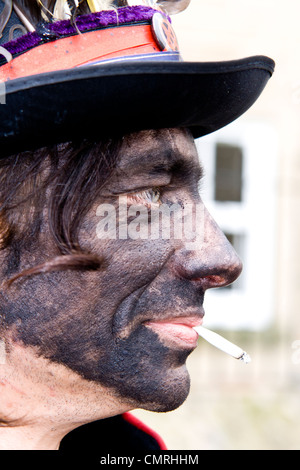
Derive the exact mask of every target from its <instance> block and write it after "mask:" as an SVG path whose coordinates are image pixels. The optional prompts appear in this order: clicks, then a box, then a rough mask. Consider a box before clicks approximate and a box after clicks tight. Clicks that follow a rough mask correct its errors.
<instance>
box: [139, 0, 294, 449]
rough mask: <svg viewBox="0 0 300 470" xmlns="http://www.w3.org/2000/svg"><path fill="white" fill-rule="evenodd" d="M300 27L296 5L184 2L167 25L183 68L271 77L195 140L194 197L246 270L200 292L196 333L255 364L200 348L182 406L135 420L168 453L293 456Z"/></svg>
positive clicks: (254, 0)
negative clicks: (198, 167)
mask: <svg viewBox="0 0 300 470" xmlns="http://www.w3.org/2000/svg"><path fill="white" fill-rule="evenodd" d="M299 18H300V3H299V0H289V1H288V2H282V1H281V0H251V1H250V0H225V1H224V0H191V4H190V6H189V7H188V9H187V10H186V11H184V12H182V13H180V14H178V15H175V16H173V17H172V22H173V26H174V29H175V32H176V34H177V38H178V41H179V44H180V49H181V52H182V56H183V58H184V59H185V60H190V61H223V60H231V59H240V58H242V57H247V56H252V55H267V56H269V57H271V58H272V59H274V60H275V62H276V71H275V74H274V76H273V77H272V78H271V80H270V82H269V83H268V85H267V87H266V89H265V90H264V92H263V94H262V95H261V97H260V98H259V100H258V101H257V102H256V103H255V105H254V106H253V107H252V108H251V109H250V110H249V111H248V112H247V113H246V114H245V115H244V116H242V117H241V118H239V119H238V120H237V121H236V122H234V123H232V124H230V125H229V126H227V127H225V128H224V129H221V130H220V131H218V132H216V133H214V134H212V135H210V136H207V137H204V138H201V139H199V140H198V141H197V147H198V151H199V157H200V159H201V161H202V162H203V164H204V167H205V171H206V175H205V179H204V183H203V185H202V186H201V188H200V192H201V194H202V198H203V200H204V202H205V203H206V205H207V207H208V209H209V210H210V212H211V213H212V215H213V216H214V217H215V219H216V220H217V222H218V223H219V225H220V227H221V228H222V229H223V231H224V232H225V233H226V235H227V237H228V238H229V240H230V241H231V243H232V244H233V245H234V247H235V248H236V250H237V252H238V253H239V255H240V257H241V258H242V260H243V264H244V271H243V274H242V276H241V277H240V279H239V280H238V281H237V282H236V283H235V284H234V285H232V286H231V287H227V288H223V289H217V290H211V291H210V292H208V293H207V295H206V300H205V304H204V306H205V311H206V318H205V326H207V327H209V328H213V329H214V330H215V331H217V332H220V333H221V334H223V335H224V336H226V338H228V339H229V340H231V341H233V342H235V343H236V344H239V345H240V346H242V347H243V348H244V349H245V350H246V351H247V352H248V353H249V354H250V355H251V358H252V362H251V363H250V364H248V365H245V364H244V363H242V362H240V361H236V360H235V359H232V358H231V357H229V356H227V355H226V354H224V353H222V352H220V351H218V350H216V349H215V348H213V347H212V346H211V345H209V344H208V343H205V342H204V341H203V340H199V346H198V348H197V350H196V351H195V352H193V354H192V355H191V356H190V358H189V360H188V368H189V371H190V375H191V383H192V385H191V393H190V395H189V397H188V398H187V400H186V402H185V403H184V404H183V405H182V406H181V407H180V408H179V409H178V410H175V411H173V412H170V413H165V414H159V413H150V412H145V411H140V410H137V411H136V412H135V414H136V416H138V417H140V418H142V419H143V421H144V422H145V423H147V424H148V425H150V426H151V427H152V428H154V429H155V430H156V431H157V432H159V433H160V434H161V435H162V437H163V438H164V440H165V442H166V444H167V446H168V448H169V449H170V450H171V449H175V450H176V449H184V450H189V449H194V450H223V449H225V450H229V449H230V450H235V449H236V450H240V449H245V450H246V449H250V450H254V449H261V450H279V449H285V450H292V449H300V315H299V313H300V309H299V303H300V292H299V288H298V285H299V282H300V243H299V241H300V217H299V212H300V210H299V208H300V57H299V56H300V53H299V48H300V28H299Z"/></svg>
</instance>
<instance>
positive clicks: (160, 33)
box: [152, 12, 179, 51]
mask: <svg viewBox="0 0 300 470" xmlns="http://www.w3.org/2000/svg"><path fill="white" fill-rule="evenodd" d="M152 33H153V36H154V37H155V39H156V42H157V44H158V45H159V47H160V49H161V50H162V51H178V50H179V47H178V42H177V38H176V35H175V32H174V29H173V28H172V25H171V23H170V21H168V20H167V18H166V17H165V16H164V15H162V14H161V13H159V12H157V13H154V15H153V17H152Z"/></svg>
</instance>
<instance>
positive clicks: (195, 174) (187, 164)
mask: <svg viewBox="0 0 300 470" xmlns="http://www.w3.org/2000/svg"><path fill="white" fill-rule="evenodd" d="M147 157H148V158H149V157H150V159H151V160H152V158H151V155H150V156H149V154H147V156H146V158H147ZM155 158H157V157H156V156H155V157H154V158H153V160H155ZM159 158H161V161H160V162H159V163H157V164H155V162H154V165H153V166H152V168H151V169H150V168H149V171H150V173H151V174H152V175H159V174H164V173H168V174H170V175H174V176H175V175H178V174H180V175H181V176H184V177H192V178H193V179H194V180H196V181H198V182H199V181H201V179H202V178H203V177H204V168H203V166H202V164H201V163H200V160H195V159H193V160H191V159H187V158H186V157H185V156H184V155H182V154H181V153H179V152H178V153H177V152H174V151H168V152H166V153H165V155H164V154H162V153H160V156H159ZM153 160H152V161H153Z"/></svg>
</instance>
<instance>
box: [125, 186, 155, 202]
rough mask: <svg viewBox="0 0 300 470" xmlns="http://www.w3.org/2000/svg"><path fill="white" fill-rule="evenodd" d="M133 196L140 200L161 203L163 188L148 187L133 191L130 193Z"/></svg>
mask: <svg viewBox="0 0 300 470" xmlns="http://www.w3.org/2000/svg"><path fill="white" fill-rule="evenodd" d="M129 196H130V197H131V198H134V199H138V200H139V201H141V200H142V201H145V202H146V203H148V204H157V203H160V202H161V201H160V197H161V190H160V189H158V188H151V189H146V190H145V191H140V192H138V193H132V194H130V195H129Z"/></svg>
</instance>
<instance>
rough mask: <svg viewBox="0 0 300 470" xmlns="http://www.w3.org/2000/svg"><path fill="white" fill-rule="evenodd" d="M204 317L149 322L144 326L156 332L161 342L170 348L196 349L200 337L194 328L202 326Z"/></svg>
mask: <svg viewBox="0 0 300 470" xmlns="http://www.w3.org/2000/svg"><path fill="white" fill-rule="evenodd" d="M203 315H204V314H201V316H200V315H197V316H185V317H176V318H167V319H164V320H147V321H145V322H143V324H144V325H145V326H146V327H147V328H150V329H152V330H153V331H154V332H156V333H157V334H158V336H159V338H160V339H161V341H162V342H163V343H164V344H165V345H166V346H168V347H172V348H174V347H175V348H176V349H178V348H179V349H195V348H196V347H197V344H198V337H199V336H198V333H196V331H195V330H194V329H193V328H194V327H195V326H200V325H202V323H203Z"/></svg>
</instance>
